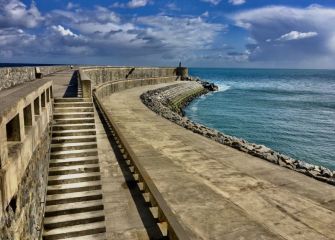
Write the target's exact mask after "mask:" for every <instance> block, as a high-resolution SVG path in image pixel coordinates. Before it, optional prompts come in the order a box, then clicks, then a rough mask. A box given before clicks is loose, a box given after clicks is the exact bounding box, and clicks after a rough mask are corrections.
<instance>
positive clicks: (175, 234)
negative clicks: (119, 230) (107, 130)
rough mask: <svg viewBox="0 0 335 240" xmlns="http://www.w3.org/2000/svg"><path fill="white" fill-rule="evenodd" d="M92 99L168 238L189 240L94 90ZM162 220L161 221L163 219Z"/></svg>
mask: <svg viewBox="0 0 335 240" xmlns="http://www.w3.org/2000/svg"><path fill="white" fill-rule="evenodd" d="M93 100H94V101H95V103H96V104H97V106H98V108H99V110H100V111H101V112H102V113H103V114H104V115H105V117H106V120H108V122H109V124H110V125H111V126H112V128H113V130H114V132H115V135H116V136H117V138H118V139H119V142H120V144H121V145H122V146H123V149H124V150H125V152H126V153H127V156H128V158H129V160H130V161H131V162H132V164H133V165H134V168H135V170H136V171H135V172H137V173H138V174H139V175H140V176H141V180H143V183H144V184H145V186H146V188H145V189H146V190H148V192H149V193H150V194H151V197H152V198H153V200H154V201H153V202H154V203H156V204H157V206H158V207H159V209H160V213H161V214H162V215H163V216H162V219H164V220H165V221H166V222H167V224H168V227H167V236H168V238H169V239H181V240H189V239H190V238H189V237H188V234H187V233H186V231H185V229H184V228H183V227H182V226H181V224H180V223H179V222H178V220H177V218H176V216H175V215H174V213H173V212H172V210H171V209H170V207H169V206H168V204H167V202H166V201H165V200H164V198H163V196H162V194H161V193H160V192H159V190H158V189H157V187H156V185H155V184H154V183H153V181H152V179H151V177H150V176H149V174H148V172H147V171H146V170H145V169H144V167H143V166H142V165H141V164H140V162H139V160H138V158H137V156H136V154H135V153H134V151H133V150H132V148H131V146H130V145H129V143H128V141H127V140H126V138H125V137H124V136H123V134H122V132H121V130H120V128H119V127H118V125H117V124H116V122H115V121H114V120H113V119H112V118H111V117H110V116H109V115H108V114H106V113H107V111H106V109H105V107H104V106H103V104H102V103H101V102H100V100H99V98H98V97H97V95H96V92H95V91H93ZM164 220H163V221H164Z"/></svg>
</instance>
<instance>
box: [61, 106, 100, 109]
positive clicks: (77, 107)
mask: <svg viewBox="0 0 335 240" xmlns="http://www.w3.org/2000/svg"><path fill="white" fill-rule="evenodd" d="M70 108H73V109H87V108H90V109H92V110H93V107H92V106H90V107H84V106H83V107H73V106H69V107H55V109H57V110H58V109H70Z"/></svg>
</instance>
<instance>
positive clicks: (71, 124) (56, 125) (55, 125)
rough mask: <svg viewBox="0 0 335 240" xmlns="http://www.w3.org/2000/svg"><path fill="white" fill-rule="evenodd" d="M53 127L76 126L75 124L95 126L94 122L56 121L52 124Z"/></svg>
mask: <svg viewBox="0 0 335 240" xmlns="http://www.w3.org/2000/svg"><path fill="white" fill-rule="evenodd" d="M52 126H53V127H72V126H73V127H77V126H95V124H94V123H58V124H53V125H52Z"/></svg>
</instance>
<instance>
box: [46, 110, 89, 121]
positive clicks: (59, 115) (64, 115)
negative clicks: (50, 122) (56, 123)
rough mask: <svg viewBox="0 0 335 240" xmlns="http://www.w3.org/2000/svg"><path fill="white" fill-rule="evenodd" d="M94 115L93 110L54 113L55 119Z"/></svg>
mask: <svg viewBox="0 0 335 240" xmlns="http://www.w3.org/2000/svg"><path fill="white" fill-rule="evenodd" d="M89 117H94V113H93V112H79V113H78V112H69V113H54V114H53V119H55V120H58V119H73V118H89Z"/></svg>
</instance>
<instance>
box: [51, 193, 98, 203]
mask: <svg viewBox="0 0 335 240" xmlns="http://www.w3.org/2000/svg"><path fill="white" fill-rule="evenodd" d="M95 195H102V192H101V190H90V191H82V192H73V193H61V194H51V195H47V202H48V201H53V200H61V199H71V198H79V197H88V196H95Z"/></svg>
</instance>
